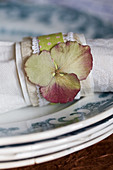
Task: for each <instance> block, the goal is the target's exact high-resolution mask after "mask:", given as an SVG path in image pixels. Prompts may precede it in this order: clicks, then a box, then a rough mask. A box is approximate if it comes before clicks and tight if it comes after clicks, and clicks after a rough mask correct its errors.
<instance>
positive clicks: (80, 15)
mask: <svg viewBox="0 0 113 170" xmlns="http://www.w3.org/2000/svg"><path fill="white" fill-rule="evenodd" d="M67 11H68V12H67ZM0 16H2V17H1V24H0V37H1V38H0V39H5V40H6V39H8V40H12V39H14V40H20V39H21V38H22V37H23V36H37V35H40V34H47V33H52V32H59V31H60V32H61V31H62V32H70V31H73V32H76V33H84V34H85V35H86V37H88V38H103V37H104V38H107V37H113V24H111V23H108V22H105V21H103V20H101V19H99V18H97V17H95V16H92V15H90V14H88V13H85V12H80V11H78V10H75V9H71V8H67V7H60V6H57V5H32V4H27V3H21V2H20V3H19V2H18V3H17V2H1V3H0Z"/></svg>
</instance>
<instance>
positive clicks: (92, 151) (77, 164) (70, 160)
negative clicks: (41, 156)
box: [11, 135, 113, 170]
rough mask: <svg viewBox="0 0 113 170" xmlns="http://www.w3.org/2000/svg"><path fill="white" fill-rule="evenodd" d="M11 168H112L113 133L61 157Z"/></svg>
mask: <svg viewBox="0 0 113 170" xmlns="http://www.w3.org/2000/svg"><path fill="white" fill-rule="evenodd" d="M11 170H113V135H111V136H110V137H108V138H106V139H105V140H103V141H101V142H99V143H97V144H95V145H93V146H90V147H88V148H86V149H83V150H81V151H78V152H75V153H73V154H70V155H68V156H65V157H63V158H60V159H56V160H54V161H49V162H46V163H42V164H39V165H33V166H27V167H24V168H14V169H11Z"/></svg>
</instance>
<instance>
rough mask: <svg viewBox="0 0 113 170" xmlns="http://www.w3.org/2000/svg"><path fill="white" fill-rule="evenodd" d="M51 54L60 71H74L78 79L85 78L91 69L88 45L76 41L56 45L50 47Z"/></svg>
mask: <svg viewBox="0 0 113 170" xmlns="http://www.w3.org/2000/svg"><path fill="white" fill-rule="evenodd" d="M51 56H52V58H53V59H54V61H55V63H56V64H57V65H58V66H59V69H60V70H61V71H62V72H65V73H74V74H76V75H77V76H78V78H79V80H84V79H86V77H87V76H88V74H89V72H90V70H91V69H92V60H93V59H92V55H91V52H90V47H89V46H87V45H86V46H83V45H81V44H78V43H77V42H76V41H75V42H71V41H68V42H67V43H61V44H58V45H56V46H55V47H53V48H52V49H51Z"/></svg>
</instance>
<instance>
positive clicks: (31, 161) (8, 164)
mask: <svg viewBox="0 0 113 170" xmlns="http://www.w3.org/2000/svg"><path fill="white" fill-rule="evenodd" d="M112 133H113V129H112V130H110V131H108V132H106V133H104V134H103V135H101V136H99V137H98V138H95V139H93V140H91V141H88V142H86V143H84V144H81V145H79V146H75V147H74V146H73V147H71V148H68V149H65V150H63V151H61V152H57V153H53V154H49V155H47V156H42V157H37V158H33V159H26V160H22V161H20V160H18V161H12V162H7V161H6V162H3V163H2V162H1V163H0V169H6V168H15V167H21V166H29V165H34V164H39V163H44V162H47V161H51V160H54V159H57V158H61V157H63V156H66V155H69V154H71V153H73V152H76V151H79V150H81V149H84V148H86V147H88V146H91V145H93V144H95V143H97V142H99V141H101V140H103V139H105V138H107V137H108V136H110V135H111V134H112Z"/></svg>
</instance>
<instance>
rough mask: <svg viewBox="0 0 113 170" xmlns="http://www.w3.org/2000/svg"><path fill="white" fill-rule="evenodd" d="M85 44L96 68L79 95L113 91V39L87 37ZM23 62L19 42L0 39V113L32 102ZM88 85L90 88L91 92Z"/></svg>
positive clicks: (29, 44)
mask: <svg viewBox="0 0 113 170" xmlns="http://www.w3.org/2000/svg"><path fill="white" fill-rule="evenodd" d="M86 43H87V44H88V45H89V46H90V47H91V53H92V56H93V69H92V71H91V73H90V75H89V77H88V79H89V80H88V79H86V80H84V81H85V82H84V83H83V84H82V91H83V92H84V91H85V93H82V92H81V94H80V97H81V96H84V95H85V96H87V95H89V94H90V93H93V92H109V91H110V92H113V39H96V40H91V39H86ZM28 46H31V42H30V41H29V43H28ZM27 52H28V51H26V55H28V56H29V55H30V54H28V53H27ZM22 61H23V60H22V54H21V45H20V43H16V45H15V42H0V114H2V113H5V112H8V111H11V110H15V109H19V108H23V107H27V106H30V105H31V104H32V102H31V99H30V96H29V93H28V87H27V85H26V78H25V76H24V71H23V63H22ZM90 80H91V81H90ZM84 84H85V86H84ZM86 87H90V90H89V92H88V91H87V90H86ZM46 104H48V103H46Z"/></svg>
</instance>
